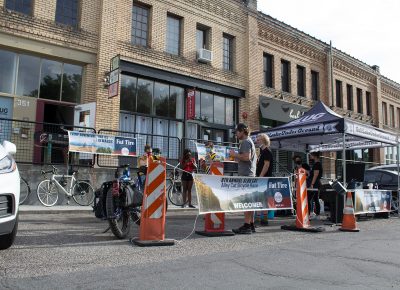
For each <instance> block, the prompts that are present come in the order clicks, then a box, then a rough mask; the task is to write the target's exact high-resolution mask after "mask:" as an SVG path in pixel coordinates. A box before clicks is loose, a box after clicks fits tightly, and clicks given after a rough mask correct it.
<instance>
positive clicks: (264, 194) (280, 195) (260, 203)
mask: <svg viewBox="0 0 400 290" xmlns="http://www.w3.org/2000/svg"><path fill="white" fill-rule="evenodd" d="M194 183H195V186H196V191H197V198H198V202H199V213H200V214H205V213H212V212H241V211H261V210H280V209H282V210H283V209H293V204H292V191H291V187H290V182H289V178H287V177H240V176H235V177H229V176H217V175H204V174H194Z"/></svg>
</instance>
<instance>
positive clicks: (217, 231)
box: [196, 162, 235, 237]
mask: <svg viewBox="0 0 400 290" xmlns="http://www.w3.org/2000/svg"><path fill="white" fill-rule="evenodd" d="M210 172H211V174H212V175H224V164H223V163H222V162H213V163H212V164H211V166H210ZM196 234H198V235H201V236H206V237H222V236H234V235H235V233H234V232H232V231H225V213H223V212H217V213H208V214H206V216H205V221H204V231H196Z"/></svg>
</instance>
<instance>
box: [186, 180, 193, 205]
mask: <svg viewBox="0 0 400 290" xmlns="http://www.w3.org/2000/svg"><path fill="white" fill-rule="evenodd" d="M187 184H188V185H187V196H188V202H189V206H191V205H192V187H193V180H189V181H187Z"/></svg>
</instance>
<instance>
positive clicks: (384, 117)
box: [382, 102, 388, 125]
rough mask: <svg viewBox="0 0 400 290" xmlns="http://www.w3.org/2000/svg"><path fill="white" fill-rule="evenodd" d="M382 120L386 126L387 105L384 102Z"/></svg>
mask: <svg viewBox="0 0 400 290" xmlns="http://www.w3.org/2000/svg"><path fill="white" fill-rule="evenodd" d="M382 120H383V124H385V125H387V124H388V114H387V104H386V103H385V102H382Z"/></svg>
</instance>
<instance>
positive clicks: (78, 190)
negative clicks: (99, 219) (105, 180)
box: [72, 181, 94, 206]
mask: <svg viewBox="0 0 400 290" xmlns="http://www.w3.org/2000/svg"><path fill="white" fill-rule="evenodd" d="M72 198H73V199H74V200H75V202H76V203H77V204H79V205H84V206H85V205H90V204H92V203H93V201H94V189H93V187H92V186H91V185H90V183H88V182H86V181H78V182H76V183H75V185H74V187H72Z"/></svg>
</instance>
